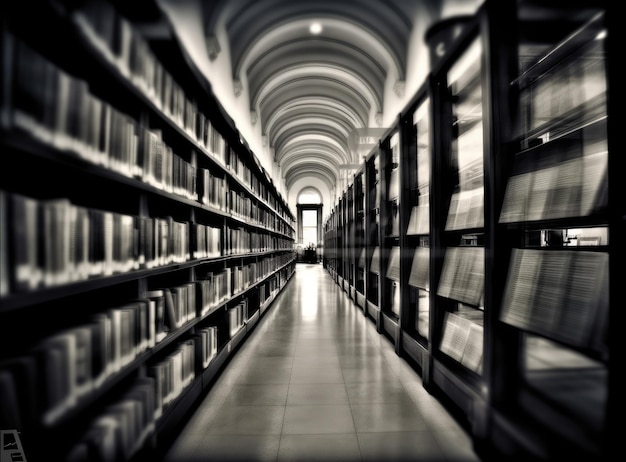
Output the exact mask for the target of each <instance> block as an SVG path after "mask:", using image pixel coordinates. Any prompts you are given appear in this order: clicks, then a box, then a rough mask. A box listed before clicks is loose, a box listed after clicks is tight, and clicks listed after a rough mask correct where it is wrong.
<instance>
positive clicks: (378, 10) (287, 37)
mask: <svg viewBox="0 0 626 462" xmlns="http://www.w3.org/2000/svg"><path fill="white" fill-rule="evenodd" d="M455 1H458V0H455ZM443 3H445V0H214V1H204V2H202V8H203V11H202V14H203V24H204V33H205V35H206V40H207V44H208V48H209V50H208V52H209V54H218V53H220V52H221V51H222V50H223V49H225V48H227V49H228V50H229V53H230V62H231V72H232V79H233V86H234V89H233V90H234V91H235V93H236V94H244V95H247V96H248V100H249V106H250V108H249V109H250V114H251V119H252V123H253V124H260V130H261V134H262V138H263V140H264V142H265V143H266V145H267V146H268V148H269V150H270V153H271V155H272V156H273V160H274V161H275V162H277V163H278V165H279V166H280V169H281V174H282V176H283V177H284V178H285V186H286V188H287V190H289V189H290V188H291V187H292V186H293V185H294V184H295V183H296V182H298V181H299V180H301V179H303V178H317V179H318V180H321V181H323V183H324V184H326V185H327V186H328V189H329V190H331V191H332V190H334V189H335V187H336V185H337V183H338V180H339V179H340V177H341V175H342V172H344V171H345V170H346V169H349V168H350V167H351V166H352V167H354V165H355V163H358V162H359V161H360V156H359V155H358V154H357V153H356V152H355V149H354V146H352V145H351V143H350V139H351V136H352V135H353V134H354V133H355V131H357V130H363V129H367V128H376V127H378V128H380V126H381V123H382V120H383V115H384V114H383V111H384V109H385V95H388V94H389V92H390V91H391V92H396V94H398V95H400V94H401V93H402V91H403V89H404V84H405V78H406V73H407V55H408V47H409V39H410V36H411V33H412V30H413V27H414V21H415V19H416V18H417V17H418V15H423V16H425V17H426V18H427V19H426V20H427V21H431V22H432V21H433V20H435V19H436V18H438V17H440V14H441V9H442V5H443ZM314 23H316V24H318V27H320V28H321V30H317V31H315V30H313V31H312V30H311V29H310V27H311V26H312V24H314ZM224 32H225V34H226V37H227V43H220V41H219V40H218V39H217V37H219V36H221V37H223V36H224ZM222 42H223V39H222ZM212 57H214V56H212ZM380 130H382V128H380V129H379V132H380Z"/></svg>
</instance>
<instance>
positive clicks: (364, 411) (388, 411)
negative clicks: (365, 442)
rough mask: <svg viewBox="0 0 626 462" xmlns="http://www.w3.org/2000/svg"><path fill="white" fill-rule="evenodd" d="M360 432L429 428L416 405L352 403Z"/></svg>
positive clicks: (355, 421)
mask: <svg viewBox="0 0 626 462" xmlns="http://www.w3.org/2000/svg"><path fill="white" fill-rule="evenodd" d="M350 408H351V409H352V414H353V415H354V424H355V426H356V430H357V432H359V433H363V432H392V431H396V432H402V431H421V430H427V429H428V427H427V426H426V424H425V422H424V419H422V417H421V416H420V415H419V414H418V412H417V408H416V407H415V406H410V405H406V404H403V403H381V404H351V405H350Z"/></svg>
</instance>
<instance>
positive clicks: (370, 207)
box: [365, 146, 386, 329]
mask: <svg viewBox="0 0 626 462" xmlns="http://www.w3.org/2000/svg"><path fill="white" fill-rule="evenodd" d="M381 175H382V172H381V165H380V150H379V147H378V146H377V147H375V148H374V149H372V150H371V151H370V154H369V156H368V157H367V159H366V161H365V201H366V207H367V208H366V210H365V239H366V243H365V272H366V276H365V277H366V280H365V289H366V294H365V313H366V315H367V316H368V317H369V319H371V320H372V321H373V322H374V323H375V324H376V326H377V329H380V299H379V296H380V285H381V265H382V256H381V250H380V246H381V233H382V230H381V207H380V206H381V194H382V191H381V190H382V187H383V186H382V180H381ZM385 269H386V268H385ZM383 277H384V272H383Z"/></svg>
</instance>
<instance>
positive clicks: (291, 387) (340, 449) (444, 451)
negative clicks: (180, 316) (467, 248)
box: [163, 264, 480, 462]
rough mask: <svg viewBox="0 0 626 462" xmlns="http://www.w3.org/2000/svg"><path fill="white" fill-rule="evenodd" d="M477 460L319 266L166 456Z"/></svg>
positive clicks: (303, 273) (245, 348) (277, 305)
mask: <svg viewBox="0 0 626 462" xmlns="http://www.w3.org/2000/svg"><path fill="white" fill-rule="evenodd" d="M391 460H394V461H402V462H407V461H425V462H432V461H455V462H456V461H478V460H480V459H479V458H478V457H477V456H476V455H475V454H474V452H473V451H472V448H471V442H470V439H469V438H468V436H467V435H466V433H465V432H464V431H463V429H462V428H460V427H459V425H458V424H457V423H456V421H455V420H454V419H453V418H452V417H451V416H450V415H449V414H448V413H447V412H446V411H445V409H444V408H443V407H442V406H441V404H440V403H439V402H438V401H437V400H436V399H435V398H434V397H433V396H431V395H429V394H428V393H427V392H426V390H424V388H423V387H422V383H421V379H420V377H419V375H418V374H417V373H416V372H415V370H414V369H412V368H411V367H410V366H409V365H408V364H407V363H406V361H405V360H403V359H402V358H400V357H399V356H398V355H396V353H395V352H394V350H393V345H392V344H391V342H390V341H389V340H388V339H386V338H385V337H384V336H382V335H380V334H378V333H377V332H376V329H375V326H374V323H373V322H372V321H370V320H369V319H367V318H366V317H365V316H364V315H363V312H362V311H360V310H359V309H358V307H356V306H355V305H354V304H353V303H352V302H351V301H350V299H349V298H348V296H347V294H346V293H345V292H342V291H341V290H340V288H339V287H338V286H337V285H336V284H335V283H334V282H333V280H332V279H331V277H330V275H329V274H328V273H327V272H326V271H325V270H324V269H323V268H322V266H321V265H306V264H299V265H298V266H297V269H296V274H295V275H294V279H293V280H292V281H291V282H290V283H289V284H288V285H287V287H286V288H285V290H284V291H283V293H282V294H281V295H280V296H279V297H278V298H277V299H276V301H275V302H274V304H273V305H272V306H271V308H270V309H269V310H268V311H267V312H266V313H265V315H264V316H263V317H262V318H261V320H260V321H259V324H258V325H257V326H256V328H255V329H254V330H253V331H252V333H251V334H250V336H249V337H248V338H247V340H246V341H245V342H244V343H243V344H242V346H241V348H240V349H239V351H238V352H237V353H236V354H235V355H234V357H233V358H232V360H231V361H230V362H229V363H228V365H227V367H226V368H225V369H224V371H223V372H222V374H221V375H220V376H219V377H218V379H217V380H216V382H215V384H214V385H213V387H212V388H211V389H210V391H209V393H208V394H207V396H206V398H205V399H204V400H203V401H202V403H201V404H200V405H199V406H198V408H197V410H196V411H195V413H194V414H193V415H192V417H191V419H190V420H189V422H188V423H187V425H186V426H185V427H184V428H183V429H182V431H181V433H180V435H179V437H178V438H177V439H176V440H175V441H174V444H173V445H172V446H171V448H170V450H169V451H168V452H167V454H166V455H165V457H164V461H163V462H182V461H184V462H192V461H197V462H199V461H218V462H226V461H240V462H243V461H279V462H281V461H336V462H341V461H372V462H374V461H376V462H380V461H391Z"/></svg>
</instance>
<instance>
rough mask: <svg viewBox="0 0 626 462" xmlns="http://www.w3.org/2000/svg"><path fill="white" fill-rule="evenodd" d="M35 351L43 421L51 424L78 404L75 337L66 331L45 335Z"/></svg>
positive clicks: (44, 423)
mask: <svg viewBox="0 0 626 462" xmlns="http://www.w3.org/2000/svg"><path fill="white" fill-rule="evenodd" d="M34 353H35V355H36V357H37V358H38V367H39V370H40V371H41V374H42V375H41V380H40V381H39V386H40V389H41V396H42V397H43V401H42V405H43V406H42V410H43V413H42V417H41V419H42V424H43V425H45V426H49V425H53V424H54V423H55V422H57V421H58V420H59V419H60V418H61V417H62V416H63V415H65V414H66V413H67V412H68V411H69V410H70V409H71V408H72V407H74V405H75V404H76V397H77V395H76V386H77V383H76V337H75V336H74V335H73V334H72V333H71V332H67V331H65V332H60V333H58V334H55V335H53V336H50V337H46V338H44V339H42V340H40V341H39V343H38V344H37V346H36V347H35V350H34Z"/></svg>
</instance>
